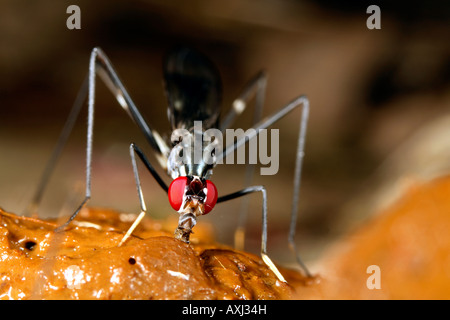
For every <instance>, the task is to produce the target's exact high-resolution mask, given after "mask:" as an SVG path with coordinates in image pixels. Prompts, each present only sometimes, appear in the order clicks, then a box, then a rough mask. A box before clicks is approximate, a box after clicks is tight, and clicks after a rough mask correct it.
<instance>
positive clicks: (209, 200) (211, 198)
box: [204, 180, 218, 214]
mask: <svg viewBox="0 0 450 320" xmlns="http://www.w3.org/2000/svg"><path fill="white" fill-rule="evenodd" d="M206 189H207V190H208V193H207V194H206V201H205V213H204V214H207V213H209V212H210V211H211V210H212V209H213V208H214V206H215V205H216V202H217V196H218V195H217V188H216V186H215V185H214V183H212V182H211V181H210V180H206Z"/></svg>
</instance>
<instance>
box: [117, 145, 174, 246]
mask: <svg viewBox="0 0 450 320" xmlns="http://www.w3.org/2000/svg"><path fill="white" fill-rule="evenodd" d="M135 153H137V154H138V156H139V158H140V159H141V160H142V162H143V163H144V164H145V166H146V167H147V168H148V169H149V171H150V172H151V173H152V175H153V177H154V178H155V179H156V180H157V181H158V182H159V183H160V185H161V184H162V185H161V187H163V189H165V190H166V191H167V186H166V185H165V184H164V182H163V181H162V179H161V178H160V177H159V175H158V173H156V171H155V169H154V168H153V167H152V165H151V164H150V162H148V160H147V158H146V157H145V155H144V154H143V153H142V151H141V150H140V149H139V148H138V147H137V146H136V145H135V144H134V143H132V144H130V157H131V165H132V166H133V173H134V181H135V182H136V190H137V193H138V197H139V205H140V207H141V212H140V214H139V216H138V217H137V218H136V220H134V222H133V224H132V225H131V227H130V228H129V229H128V231H127V232H126V234H125V235H124V237H123V238H122V240H121V241H120V243H119V247H120V246H121V245H122V244H124V243H125V241H127V239H128V238H129V237H130V236H131V234H132V233H133V231H134V229H136V227H137V226H138V225H139V223H140V222H141V220H142V219H143V218H144V217H145V214H146V212H147V207H146V205H145V201H144V194H143V193H142V187H141V179H140V178H139V171H138V168H137V163H136V157H135V156H134V154H135Z"/></svg>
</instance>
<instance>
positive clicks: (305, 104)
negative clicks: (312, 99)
mask: <svg viewBox="0 0 450 320" xmlns="http://www.w3.org/2000/svg"><path fill="white" fill-rule="evenodd" d="M299 106H302V114H301V119H300V129H299V135H298V143H297V152H296V160H295V172H294V183H293V196H292V207H291V208H292V209H291V218H290V226H289V236H288V241H289V248H290V249H291V250H292V251H293V253H294V255H295V257H296V260H297V263H298V265H299V266H300V268H301V269H302V270H303V272H304V273H305V275H306V276H308V277H311V273H310V272H309V270H308V269H307V268H306V266H305V264H304V263H303V261H302V259H301V258H300V255H299V254H298V253H297V249H296V244H295V234H296V225H297V212H298V199H299V192H300V181H301V173H302V162H303V158H304V148H305V138H306V128H307V124H308V117H309V100H308V98H307V97H306V96H304V95H302V96H299V97H297V98H295V99H294V100H292V101H291V102H290V103H288V104H287V105H286V106H284V107H282V108H281V109H280V110H278V111H277V112H275V113H274V114H272V115H271V116H268V117H266V118H264V119H263V120H261V121H260V122H258V123H257V124H256V125H255V126H254V127H253V128H254V129H255V130H254V131H253V133H252V134H250V135H247V136H245V137H243V138H240V139H238V140H237V141H236V143H235V144H234V145H230V146H227V148H226V149H225V151H224V152H223V153H222V154H221V155H217V159H220V157H222V158H223V157H225V156H226V155H227V154H229V153H231V152H234V151H235V150H236V149H237V148H239V147H240V146H242V145H244V144H245V143H247V142H248V141H249V140H250V139H253V138H254V137H256V136H257V135H258V134H259V132H260V130H261V129H265V128H268V127H269V126H271V125H272V124H274V123H275V122H277V121H278V120H280V119H281V118H283V117H284V116H286V115H287V114H289V113H290V112H291V111H293V110H295V109H296V108H297V107H299Z"/></svg>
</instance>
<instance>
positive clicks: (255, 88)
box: [220, 71, 267, 250]
mask: <svg viewBox="0 0 450 320" xmlns="http://www.w3.org/2000/svg"><path fill="white" fill-rule="evenodd" d="M266 86H267V74H266V73H265V72H264V71H260V72H259V73H258V74H256V76H254V77H253V78H252V79H251V80H250V81H249V82H248V83H247V84H246V85H245V87H244V89H243V90H242V92H241V94H240V95H239V96H238V98H237V99H235V100H234V102H233V106H232V108H231V110H230V111H229V112H228V114H227V115H226V116H225V118H224V120H223V122H222V123H221V127H220V129H221V130H222V131H223V130H225V129H226V128H228V127H229V126H230V125H231V124H232V123H233V121H234V120H235V118H236V117H237V116H239V115H240V114H241V113H242V112H243V111H244V110H245V108H246V107H247V105H248V103H249V102H250V101H251V99H252V98H253V97H254V98H255V106H254V114H253V123H252V125H255V124H256V123H258V122H259V121H260V120H261V116H262V111H263V107H264V98H265V94H266ZM254 173H255V167H254V165H251V164H248V163H247V164H246V167H245V178H244V185H245V186H250V185H251V184H252V182H253V176H254ZM248 206H249V198H242V201H241V208H240V210H239V219H238V223H237V227H236V231H235V232H234V247H235V248H236V249H238V250H244V243H245V224H246V221H247V216H248Z"/></svg>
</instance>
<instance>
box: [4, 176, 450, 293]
mask: <svg viewBox="0 0 450 320" xmlns="http://www.w3.org/2000/svg"><path fill="white" fill-rule="evenodd" d="M449 195H450V177H442V178H439V179H436V180H434V181H431V182H428V183H415V184H412V185H411V186H410V188H409V189H408V190H407V192H406V193H405V194H404V195H403V197H402V198H401V199H399V200H398V201H397V202H396V203H395V204H394V205H392V206H391V207H390V208H388V209H387V210H385V211H384V212H381V213H380V214H378V215H375V216H374V217H373V218H372V219H371V220H370V221H367V222H366V223H365V225H364V226H363V227H362V228H359V229H358V230H356V231H355V232H353V233H351V234H349V235H347V236H346V237H344V238H343V239H342V240H340V241H338V242H337V243H335V244H334V245H333V246H332V247H331V248H330V250H328V253H326V254H325V255H324V257H323V259H321V261H319V263H318V264H317V265H318V266H319V267H318V268H316V269H315V270H312V271H314V272H317V273H318V274H319V276H317V278H316V279H315V280H308V281H307V280H305V278H303V277H302V276H301V275H300V274H299V273H297V272H295V271H293V270H287V269H283V268H280V270H281V272H282V273H283V275H284V276H285V278H286V279H287V280H288V283H289V284H286V283H283V282H280V281H279V280H277V278H276V276H275V275H274V274H273V273H272V271H270V270H269V269H268V268H267V266H266V265H265V264H264V263H263V261H262V260H261V258H260V257H258V256H255V255H252V254H249V253H245V252H240V251H235V250H233V249H231V248H229V247H226V246H222V245H219V244H217V243H215V242H214V240H213V236H212V231H211V229H209V227H208V225H207V224H202V225H199V226H197V227H196V232H195V233H194V234H193V236H192V239H191V240H192V241H191V244H186V243H184V242H181V241H179V240H176V239H174V237H173V234H172V232H171V230H174V228H175V227H176V224H177V222H176V221H175V220H174V221H170V220H168V221H166V222H155V221H152V220H150V219H144V220H143V221H142V223H141V225H140V226H139V227H138V229H137V230H136V231H135V233H134V235H133V237H132V238H130V239H129V240H128V241H127V242H126V243H125V244H124V245H123V246H122V247H118V243H119V242H120V240H121V239H122V237H123V235H124V233H125V231H126V230H127V229H128V227H129V226H130V224H131V223H132V221H133V218H134V217H135V216H134V215H130V214H119V213H117V212H114V211H108V210H98V209H89V210H87V209H86V210H83V211H82V212H81V213H80V215H79V217H77V219H76V220H75V221H74V222H73V223H72V224H71V225H70V226H69V227H68V228H67V229H66V231H64V232H60V233H55V232H54V231H53V230H54V228H55V227H56V226H57V224H56V223H54V222H51V221H42V220H38V219H32V218H25V217H18V216H16V215H13V214H10V213H6V212H4V211H0V261H1V263H0V297H1V298H3V299H10V298H12V299H449V298H450V232H449V230H450V200H449V199H450V196H449ZM370 266H372V269H370ZM373 267H375V268H377V270H378V271H377V272H378V273H377V274H378V278H377V279H375V278H374V277H373V276H374V275H375V274H376V272H374V271H373V270H374V269H373ZM368 268H369V270H368ZM375 284H377V285H378V287H377V286H375ZM371 287H372V288H371Z"/></svg>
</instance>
